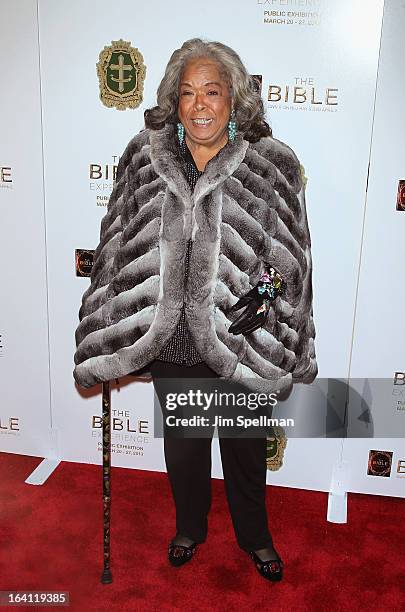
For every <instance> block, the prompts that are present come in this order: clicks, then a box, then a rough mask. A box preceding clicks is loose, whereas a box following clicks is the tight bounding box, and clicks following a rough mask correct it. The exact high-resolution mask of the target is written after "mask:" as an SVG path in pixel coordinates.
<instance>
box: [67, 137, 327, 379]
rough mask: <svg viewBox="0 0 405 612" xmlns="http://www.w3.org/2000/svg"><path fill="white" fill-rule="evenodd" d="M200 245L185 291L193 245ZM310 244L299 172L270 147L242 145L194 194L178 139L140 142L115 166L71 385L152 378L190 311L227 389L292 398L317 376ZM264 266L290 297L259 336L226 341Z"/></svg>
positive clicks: (220, 158)
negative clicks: (238, 306) (297, 387)
mask: <svg viewBox="0 0 405 612" xmlns="http://www.w3.org/2000/svg"><path fill="white" fill-rule="evenodd" d="M190 237H191V239H192V241H193V244H192V249H191V254H190V273H189V277H188V281H187V283H186V286H185V280H184V264H185V254H186V249H187V241H188V239H189V238H190ZM310 247H311V242H310V234H309V229H308V223H307V215H306V208H305V195H304V186H303V182H302V178H301V172H300V164H299V161H298V159H297V157H296V156H295V154H294V152H293V151H292V150H291V149H290V148H289V147H288V146H286V145H285V144H283V143H282V142H281V141H279V140H276V139H274V138H271V137H266V138H262V139H261V140H260V141H259V142H258V143H254V144H252V143H249V142H247V141H246V140H244V139H243V137H242V136H241V135H240V134H238V135H237V137H236V139H235V141H234V142H233V143H231V142H229V143H228V144H227V145H226V146H225V147H224V148H223V149H221V150H220V151H219V153H218V154H217V155H216V156H215V157H214V158H213V159H211V160H210V161H209V162H208V164H207V166H206V168H205V171H204V173H203V174H202V175H201V177H200V178H199V179H198V181H197V184H196V186H195V189H194V192H193V193H191V190H190V187H189V185H188V182H187V179H186V177H185V174H184V172H183V170H182V161H181V158H180V157H179V151H178V145H177V142H176V135H175V128H174V126H172V125H166V126H165V127H164V128H163V129H161V130H158V131H152V130H143V131H141V132H140V133H139V134H137V135H136V136H135V137H134V138H133V139H132V140H131V141H130V142H129V143H128V145H127V147H126V149H125V151H124V153H123V155H122V156H121V158H120V161H119V165H118V170H117V179H116V182H115V185H114V189H113V191H112V194H111V197H110V200H109V204H108V209H107V212H106V214H105V216H104V217H103V219H102V221H101V231H100V241H99V244H98V246H97V248H96V251H95V257H94V264H93V269H92V273H91V279H90V281H91V283H90V286H89V287H88V289H87V290H86V291H85V293H84V294H83V297H82V305H81V308H80V311H79V320H80V324H79V325H78V327H77V330H76V334H75V337H76V346H77V350H76V353H75V356H74V362H75V368H74V371H73V376H74V378H75V380H76V382H77V383H78V384H79V385H81V386H82V387H85V388H89V387H91V386H93V385H95V384H96V383H99V382H103V381H107V380H111V379H114V378H118V377H120V376H124V375H126V374H129V373H132V374H136V373H137V372H140V371H142V372H145V371H146V372H147V371H148V369H147V368H148V364H150V362H151V361H153V360H154V359H155V358H156V357H157V356H158V354H159V352H160V351H161V350H162V348H163V346H164V345H165V344H166V342H168V340H169V339H170V337H171V336H172V334H173V332H174V330H175V328H176V325H177V322H178V320H179V317H180V312H181V306H182V303H183V299H184V300H185V306H186V316H187V322H188V326H189V329H190V333H191V335H192V338H193V341H194V343H195V346H196V349H197V350H198V352H199V353H200V355H203V356H204V360H205V362H206V363H207V365H208V366H210V367H211V368H212V369H213V370H215V371H216V372H217V373H218V374H219V375H220V376H221V377H224V378H228V379H230V380H232V381H235V382H242V381H243V382H244V384H247V386H251V388H254V386H255V385H259V387H260V388H261V389H263V388H264V386H263V385H265V383H269V384H268V385H267V387H266V390H267V389H268V388H271V389H273V390H274V389H278V390H280V391H282V390H284V391H285V390H291V387H292V383H293V382H305V383H309V382H312V380H314V378H315V376H316V374H317V364H316V357H315V347H314V338H315V328H314V322H313V316H312V280H311V275H312V262H311V251H310ZM264 262H269V263H270V264H272V265H273V266H274V267H276V268H277V269H278V270H279V271H280V272H281V274H282V275H283V277H284V279H285V281H286V291H285V293H284V295H283V296H280V297H278V298H277V299H276V301H275V302H274V304H273V308H272V309H271V310H270V313H269V318H268V320H267V322H266V324H265V326H264V327H263V328H260V329H258V330H256V331H254V332H253V333H251V334H249V335H247V336H244V335H242V334H239V335H236V336H235V335H233V334H230V333H229V332H228V331H227V330H228V327H229V325H230V324H231V322H232V320H234V319H235V318H236V317H237V316H238V314H239V313H233V314H232V315H231V314H229V315H228V314H227V310H228V309H229V308H230V307H231V306H232V305H233V304H234V303H235V302H236V301H237V300H238V298H240V297H241V296H242V295H244V294H245V293H247V292H248V291H249V290H250V289H251V288H252V287H253V286H254V285H255V284H256V283H257V282H258V280H259V277H260V275H261V273H262V271H263V269H264Z"/></svg>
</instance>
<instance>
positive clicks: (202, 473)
mask: <svg viewBox="0 0 405 612" xmlns="http://www.w3.org/2000/svg"><path fill="white" fill-rule="evenodd" d="M150 371H151V374H152V378H153V384H154V388H155V391H156V394H157V396H158V398H159V401H160V404H161V405H162V403H163V394H164V392H165V389H166V387H165V385H164V381H163V380H159V379H164V378H179V379H180V378H214V379H215V378H217V377H218V375H217V374H216V373H215V372H214V371H213V370H212V369H211V368H209V367H208V366H207V365H206V364H205V363H203V364H197V365H194V366H182V365H177V364H172V363H168V362H163V361H154V362H153V363H152V364H151V368H150ZM183 388H184V386H183V385H182V389H183ZM212 433H213V430H212ZM218 435H219V447H220V453H221V462H222V470H223V474H224V484H225V491H226V496H227V501H228V506H229V510H230V514H231V518H232V523H233V528H234V531H235V536H236V540H237V543H238V545H239V546H240V548H241V549H242V550H245V551H247V552H249V551H251V550H258V549H260V548H266V547H267V546H272V545H273V541H272V537H271V535H270V532H269V529H268V524H267V513H266V473H267V466H266V437H265V436H264V437H261V438H240V437H237V438H234V437H221V434H220V430H219V429H218ZM211 443H212V435H211V437H206V438H173V437H170V436H168V435H166V430H165V435H164V454H165V461H166V468H167V474H168V477H169V481H170V485H171V490H172V494H173V499H174V503H175V507H176V530H177V533H178V534H181V535H184V536H187V537H188V538H190V539H192V540H193V541H194V542H197V543H201V542H204V541H205V540H206V537H207V530H208V512H209V510H210V507H211Z"/></svg>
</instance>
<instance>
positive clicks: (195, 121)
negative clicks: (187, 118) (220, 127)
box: [191, 117, 212, 125]
mask: <svg viewBox="0 0 405 612" xmlns="http://www.w3.org/2000/svg"><path fill="white" fill-rule="evenodd" d="M191 121H192V123H193V124H194V125H209V124H210V123H212V119H205V118H203V117H198V118H196V119H192V120H191Z"/></svg>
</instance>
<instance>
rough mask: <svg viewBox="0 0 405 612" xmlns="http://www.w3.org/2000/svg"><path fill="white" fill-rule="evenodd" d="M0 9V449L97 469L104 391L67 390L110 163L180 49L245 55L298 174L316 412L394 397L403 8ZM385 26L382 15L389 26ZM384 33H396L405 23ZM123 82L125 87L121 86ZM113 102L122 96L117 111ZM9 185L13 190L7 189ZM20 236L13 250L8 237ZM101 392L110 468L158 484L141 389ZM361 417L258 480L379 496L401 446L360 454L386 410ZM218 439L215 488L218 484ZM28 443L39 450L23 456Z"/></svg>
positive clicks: (123, 386) (321, 1)
mask: <svg viewBox="0 0 405 612" xmlns="http://www.w3.org/2000/svg"><path fill="white" fill-rule="evenodd" d="M3 4H4V8H5V10H3V13H5V14H6V15H7V16H9V22H8V25H6V24H5V23H4V22H2V26H1V27H2V28H4V30H5V32H7V37H6V38H3V37H2V38H1V41H0V45H1V46H3V45H5V47H4V50H3V49H2V51H3V55H4V53H5V52H6V51H5V50H6V49H7V56H8V57H9V66H8V70H9V72H8V73H7V74H8V75H9V77H8V78H9V80H8V83H7V91H8V92H9V95H8V96H5V97H3V96H2V98H1V101H0V112H1V113H2V114H3V115H4V117H7V118H6V119H5V121H4V122H3V123H6V125H7V129H6V131H5V134H6V138H5V139H4V138H3V136H2V143H1V149H0V167H1V168H2V177H3V178H2V179H1V182H0V187H1V189H0V198H1V206H2V208H3V218H5V219H6V223H7V224H8V225H7V229H8V231H6V232H5V233H4V234H5V242H4V236H3V243H2V247H1V248H3V250H4V253H3V261H10V260H11V258H10V255H11V253H13V254H14V253H16V256H17V264H19V265H17V266H15V265H9V266H8V267H7V271H6V273H5V274H6V287H4V293H3V295H4V296H5V297H4V298H3V300H2V302H3V303H2V307H5V317H2V321H1V326H2V329H1V330H0V333H1V334H2V339H4V348H2V349H0V350H2V351H3V355H2V357H1V360H0V364H1V376H2V378H3V377H4V380H5V381H6V384H5V385H4V384H3V389H5V388H6V389H7V401H6V402H4V403H3V405H2V407H1V411H0V419H1V427H2V428H1V429H0V434H1V437H0V444H1V447H2V448H4V449H6V450H10V451H12V452H23V453H26V454H37V455H41V454H43V455H44V456H49V454H50V453H51V449H53V448H54V446H55V444H57V452H58V453H59V456H60V457H61V458H62V459H63V460H68V461H78V462H87V463H101V442H102V441H101V385H97V386H96V387H94V388H93V389H89V390H85V389H82V388H80V387H77V386H76V385H75V382H74V380H73V377H72V370H73V367H74V364H73V355H74V352H75V342H74V331H75V329H76V327H77V325H78V309H79V307H80V302H81V296H82V294H83V292H84V291H85V290H86V289H87V287H88V286H89V282H90V281H89V275H90V271H91V266H92V256H93V252H94V249H95V248H96V246H97V244H98V239H99V231H100V222H101V219H102V217H103V216H104V214H105V212H106V206H107V204H108V200H109V195H110V193H111V190H112V185H113V178H114V172H115V170H116V166H117V163H118V160H119V156H120V155H121V154H122V152H123V150H124V148H125V146H126V144H127V143H128V141H129V140H130V139H131V138H132V137H133V136H134V135H135V134H136V133H137V132H139V130H140V129H142V127H143V113H144V111H145V109H147V108H149V107H151V106H153V105H154V104H155V102H156V90H157V87H158V85H159V82H160V80H161V78H162V76H163V73H164V69H165V66H166V64H167V61H168V60H169V57H170V55H171V53H172V52H173V50H174V49H176V48H178V47H180V46H181V44H182V43H183V42H184V41H185V40H187V39H189V38H193V37H202V38H206V39H210V40H218V41H221V42H223V43H225V44H227V45H229V46H231V47H232V48H234V49H235V50H236V51H237V52H238V53H239V55H240V56H241V58H242V60H243V61H244V63H245V65H246V67H247V69H248V70H249V72H250V73H251V74H252V75H255V76H256V78H257V83H258V87H260V88H261V94H262V98H263V101H264V103H265V107H266V111H267V120H268V121H269V123H270V125H271V127H272V129H273V134H274V136H275V137H276V138H278V139H280V140H282V141H284V142H286V143H287V144H288V145H289V146H291V147H292V148H293V149H294V151H295V152H296V154H297V155H298V157H299V159H300V162H301V164H302V166H303V171H304V173H305V176H306V179H307V185H306V201H307V214H308V221H309V225H310V231H311V238H312V256H313V270H314V271H313V292H314V321H315V326H316V334H317V335H316V352H317V360H318V364H319V383H318V382H316V384H314V385H313V386H311V387H313V388H314V389H318V392H319V393H318V395H321V396H322V397H323V400H324V402H325V403H328V402H330V398H331V397H332V398H333V397H334V396H335V395H336V394H337V395H339V397H341V388H342V385H343V386H344V383H345V381H347V379H348V377H349V376H351V377H355V376H356V377H359V384H358V385H357V387H358V388H357V389H355V390H357V391H358V392H357V393H354V395H355V396H356V397H358V396H359V394H361V380H362V384H363V385H364V377H375V378H377V377H380V378H382V379H387V378H388V379H389V380H390V384H391V386H392V385H393V380H394V378H395V373H396V372H400V371H401V368H402V370H403V369H404V368H405V366H404V365H403V364H401V359H400V355H399V353H400V351H401V348H400V345H401V342H400V337H401V331H400V325H399V324H398V319H399V316H398V317H396V316H395V313H396V310H397V309H398V310H399V308H400V304H401V291H402V289H401V286H400V280H401V276H400V274H399V272H400V270H401V267H400V266H401V261H402V258H401V254H402V250H403V246H402V242H401V237H400V231H401V229H402V228H401V227H400V224H401V222H402V221H403V220H404V219H405V215H401V212H400V211H399V210H396V194H397V191H396V190H397V185H398V182H399V180H400V178H401V176H400V168H399V166H400V162H401V161H402V158H401V155H402V153H401V151H400V137H399V133H400V130H398V128H397V122H398V121H397V120H398V118H399V106H400V99H401V98H400V94H399V88H400V83H399V84H398V83H397V80H399V75H397V74H396V70H399V68H400V66H399V58H400V57H402V55H401V54H402V52H403V49H401V48H400V44H399V42H398V41H397V43H394V42H393V40H392V38H391V34H392V33H394V34H395V36H397V35H399V34H398V33H397V32H396V30H395V28H394V26H395V21H396V17H395V15H396V14H398V16H399V17H400V19H402V23H403V15H402V13H401V11H403V9H402V7H401V3H400V2H399V1H396V0H387V1H386V3H385V5H386V6H385V9H384V2H383V0H233V1H229V2H223V3H218V2H215V1H214V0H207V1H206V2H205V3H204V5H200V4H198V3H186V2H184V0H181V1H180V0H172V1H171V2H170V3H169V4H167V3H166V4H164V5H163V4H158V5H156V4H149V5H148V4H146V5H145V4H144V3H134V2H131V1H130V0H128V1H126V0H122V1H121V2H120V4H119V10H116V11H114V12H111V6H110V3H108V2H107V1H106V0H100V1H99V2H98V4H97V11H95V10H94V7H93V6H92V5H91V4H88V3H83V2H80V1H79V0H72V1H71V2H69V3H62V2H55V0H38V2H35V1H34V0H21V1H19V2H17V3H14V2H11V0H3ZM387 7H388V8H387ZM384 11H385V12H387V11H388V15H389V16H388V17H387V21H386V19H385V17H384V22H383V14H384ZM174 16H175V18H174ZM383 23H384V27H383V28H382V26H383ZM390 24H391V25H390ZM395 27H397V29H398V32H399V28H400V26H399V22H398V23H397V25H396V26H395ZM392 28H394V30H392V32H391V29H392ZM381 32H383V38H382V41H381ZM380 42H381V43H382V61H381V63H380V66H379V51H380ZM10 44H11V48H13V49H15V52H14V53H11V52H10V51H9V49H10ZM12 45H14V47H13V46H12ZM27 58H28V59H27ZM27 61H28V62H30V63H32V64H33V69H32V70H31V71H30V78H31V79H32V83H30V82H29V83H28V85H29V86H31V87H32V90H27V82H26V77H25V80H24V81H22V80H21V74H22V73H23V67H22V65H21V66H20V65H19V62H21V64H24V74H25V73H26V69H25V68H26V62H27ZM24 62H25V63H24ZM10 64H11V65H10ZM105 66H108V74H109V81H108V82H107V83H106V81H105V79H104V71H103V67H105ZM134 71H135V73H136V74H137V78H136V79H134V78H131V77H130V76H129V75H130V74H131V72H132V74H134ZM377 75H378V79H377ZM392 83H395V85H396V87H397V88H396V89H395V88H393V87H392ZM377 84H378V87H377V97H376V86H377ZM19 88H20V89H19ZM23 89H24V92H23ZM393 91H396V92H397V94H396V96H394V94H393ZM122 92H125V93H126V94H128V93H131V92H132V94H133V95H131V96H128V99H127V101H126V102H125V103H123V100H122ZM15 99H17V100H18V101H19V102H20V103H21V108H19V107H18V106H17V107H16V105H15ZM387 100H388V101H389V104H391V108H390V111H389V112H390V122H391V124H390V130H389V132H388V133H387V132H386V130H385V122H386V119H387V118H386V110H385V105H386V104H387ZM17 108H18V109H19V110H18V111H17ZM375 109H376V121H375V122H374V111H375ZM21 116H22V117H23V118H21ZM24 121H26V123H27V125H25V124H24ZM401 121H403V119H401ZM23 125H24V127H23ZM399 127H400V126H399ZM22 128H23V129H22ZM394 129H395V134H394ZM388 138H389V140H388ZM393 140H395V142H396V145H395V146H396V147H397V148H396V149H394V150H393V148H392V146H391V143H392V141H393ZM389 143H390V144H389ZM370 151H371V153H372V154H371V165H370V175H369V162H370ZM393 154H394V155H395V156H396V157H395V161H396V163H395V164H394V165H393V164H391V161H390V160H391V156H392V155H393ZM380 157H381V159H380ZM4 168H5V170H4ZM10 168H11V170H8V169H10ZM10 172H11V176H12V177H13V179H12V180H13V184H12V187H10V184H8V185H5V183H7V182H8V181H9V177H10V174H9V173H10ZM23 172H24V175H23V176H22V173H23ZM17 179H18V180H17ZM42 181H43V182H42ZM382 185H383V187H382ZM404 199H405V198H404ZM393 206H394V208H393ZM17 211H18V214H17ZM12 224H15V226H16V229H15V231H14V232H12V231H10V229H11V226H12ZM17 224H18V225H17ZM17 227H18V231H19V233H20V234H21V233H22V235H19V236H18V238H17V239H16V231H17ZM21 238H22V239H21ZM16 242H17V244H16ZM13 260H14V258H13ZM13 263H14V261H13ZM17 270H18V271H21V270H24V273H23V275H21V273H20V274H18V273H17ZM398 315H399V312H398ZM402 344H403V343H402ZM27 376H28V379H27ZM22 377H24V381H23V379H22ZM360 377H363V379H360ZM399 378H400V377H399V375H398V376H397V380H399ZM403 378H404V377H403ZM340 381H341V382H340ZM22 383H23V384H22ZM27 383H28V384H27ZM370 384H374V379H373V380H372V381H371V382H370ZM111 387H112V394H111V395H112V417H113V422H112V423H113V427H112V444H113V446H112V463H113V464H114V465H117V466H125V467H129V468H138V469H150V470H165V466H164V458H163V445H162V440H161V439H158V438H154V436H153V386H152V384H151V383H148V382H145V381H142V380H136V379H134V378H133V377H130V376H128V377H123V378H121V379H120V381H119V385H117V384H116V382H115V381H112V383H111ZM338 388H339V391H337V389H338ZM397 388H399V385H397ZM308 389H309V388H305V386H303V385H300V386H299V387H297V388H296V389H295V390H294V393H293V396H292V398H291V399H290V403H291V402H293V403H294V402H295V405H296V409H297V411H300V413H301V419H305V418H308V420H310V421H311V420H312V421H313V420H314V419H315V418H316V415H317V412H316V410H317V409H318V407H317V406H315V405H314V402H313V399H312V396H311V395H310V393H309V390H308ZM41 394H42V395H43V396H44V397H41ZM373 397H374V396H373ZM342 401H343V402H346V404H347V407H348V409H349V410H350V402H347V401H346V398H345V397H343V400H342ZM346 404H345V405H346ZM369 404H370V403H369ZM363 408H364V406H360V408H359V407H358V406H356V407H355V408H353V414H354V415H355V417H354V420H355V427H354V428H353V429H352V431H355V432H356V435H357V436H358V437H356V438H355V439H354V438H353V439H348V440H345V439H343V438H342V437H341V436H339V435H336V436H331V437H329V438H327V439H325V438H324V437H323V438H322V436H318V437H306V438H301V439H300V438H290V439H288V441H287V446H286V448H285V452H284V458H283V462H282V465H281V467H280V466H278V467H279V469H275V470H274V469H269V472H268V482H269V483H274V484H279V485H284V486H294V487H299V488H308V489H315V490H324V491H328V490H329V488H330V485H331V481H332V478H333V474H334V470H336V466H342V465H343V466H344V469H345V470H346V472H345V473H346V475H347V482H348V486H349V490H353V491H363V490H364V491H366V490H372V491H373V492H377V493H383V494H386V492H387V491H388V489H386V488H384V487H385V484H386V483H387V481H388V480H389V479H387V478H375V475H377V472H378V470H377V469H376V470H374V471H375V474H374V473H373V469H371V468H370V465H374V466H377V464H378V463H379V462H380V461H381V457H382V455H381V456H380V455H378V452H384V453H387V452H388V453H389V452H391V453H394V455H395V458H396V457H397V456H398V458H400V455H401V453H402V454H403V455H404V456H405V450H404V451H402V450H401V449H402V448H403V445H402V441H401V440H400V439H399V438H398V439H395V438H394V437H390V438H389V439H388V441H387V439H386V440H384V441H383V442H382V441H380V440H377V439H373V438H367V435H368V433H369V424H370V422H374V421H376V422H377V413H378V414H379V412H378V409H379V408H380V407H379V406H378V407H376V408H375V410H376V416H373V410H374V408H373V407H372V406H371V405H368V411H366V412H367V418H363V413H364V410H363ZM280 410H282V407H281V406H280ZM351 414H352V413H351ZM403 415H405V412H404V413H400V410H399V409H398V414H397V413H395V417H397V416H399V418H402V417H403V418H405V416H403ZM329 416H330V415H329V414H328V415H327V416H325V415H323V416H322V418H323V419H325V418H329ZM10 418H17V419H18V420H19V422H20V423H24V424H26V425H25V426H26V427H27V428H26V429H25V430H24V432H22V431H20V433H19V435H18V436H16V435H7V428H9V429H10ZM28 424H30V427H29V428H28ZM401 424H402V421H401ZM4 427H6V429H4ZM9 433H10V432H9ZM349 435H350V433H349ZM387 435H388V434H387ZM34 436H35V441H33V439H32V438H33V437H34ZM381 437H382V438H384V437H385V436H381ZM358 438H362V439H361V440H359V439H358ZM217 442H218V441H217V440H214V443H213V445H214V452H213V476H219V477H221V476H222V470H221V464H220V459H219V451H218V443H217ZM394 442H395V443H396V444H397V446H396V447H395V450H393V443H394ZM41 444H42V447H43V452H39V451H37V450H36V449H38V448H39V446H40V445H41ZM47 448H49V452H47V450H46V449H47ZM52 452H54V451H52ZM372 452H374V455H373V454H372ZM386 456H387V455H384V457H386ZM370 457H371V459H370V461H369V458H370ZM276 463H277V462H276ZM353 463H354V464H355V465H353ZM370 469H371V472H370ZM370 483H372V484H370ZM390 483H391V484H392V486H391V487H390V488H389V494H391V495H402V494H403V493H402V490H401V487H400V486H399V485H400V484H401V483H400V481H399V480H398V479H391V480H390Z"/></svg>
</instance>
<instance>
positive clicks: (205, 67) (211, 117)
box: [178, 58, 232, 147]
mask: <svg viewBox="0 0 405 612" xmlns="http://www.w3.org/2000/svg"><path fill="white" fill-rule="evenodd" d="M231 109H232V97H231V94H230V90H229V85H228V83H227V82H226V81H225V80H224V79H223V77H221V74H220V70H219V66H218V64H217V63H216V62H215V61H213V60H211V59H209V58H198V59H195V60H190V61H189V62H188V63H187V64H186V66H185V68H184V70H183V74H182V77H181V80H180V88H179V107H178V115H179V119H180V121H181V122H182V124H183V125H184V129H185V131H186V135H187V136H188V138H189V140H190V141H192V142H193V143H195V144H199V145H205V146H207V147H215V146H218V145H220V146H223V145H224V144H225V143H226V142H227V140H228V134H227V127H228V121H229V116H230V114H231Z"/></svg>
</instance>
